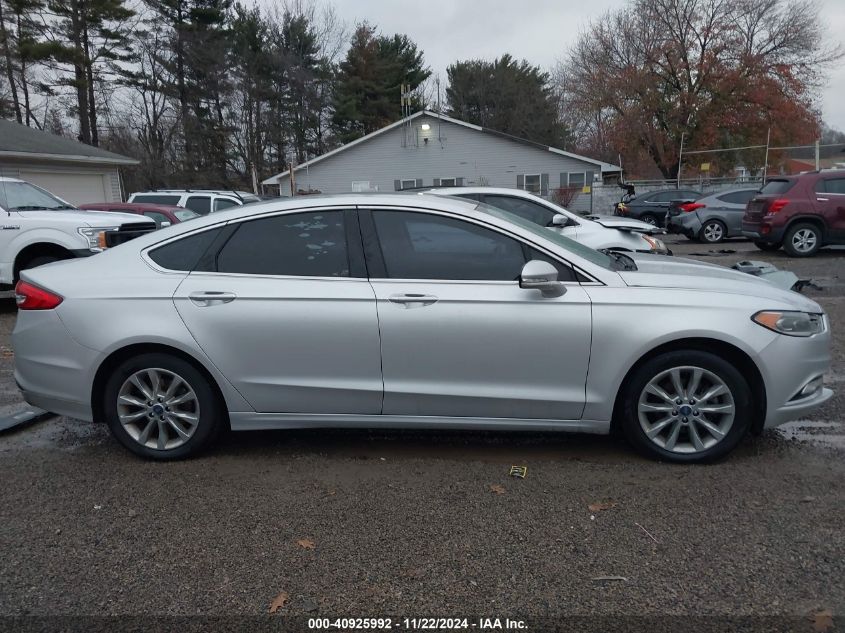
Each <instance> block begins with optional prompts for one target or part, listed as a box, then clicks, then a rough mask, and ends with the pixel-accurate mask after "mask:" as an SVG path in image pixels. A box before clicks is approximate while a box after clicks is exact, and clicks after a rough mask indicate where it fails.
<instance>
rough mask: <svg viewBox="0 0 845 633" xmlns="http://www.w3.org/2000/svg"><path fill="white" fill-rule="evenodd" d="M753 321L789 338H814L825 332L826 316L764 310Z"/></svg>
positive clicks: (752, 318)
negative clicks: (815, 335)
mask: <svg viewBox="0 0 845 633" xmlns="http://www.w3.org/2000/svg"><path fill="white" fill-rule="evenodd" d="M751 320H752V321H754V322H755V323H758V324H760V325H762V326H763V327H765V328H768V329H770V330H772V331H774V332H777V333H778V334H786V335H787V336H812V335H813V334H818V333H820V332H824V315H822V314H813V313H811V312H797V311H795V312H793V311H786V310H785V311H778V310H764V311H762V312H758V313H757V314H755V315H754V316H753V317H751Z"/></svg>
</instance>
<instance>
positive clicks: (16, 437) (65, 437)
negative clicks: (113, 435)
mask: <svg viewBox="0 0 845 633" xmlns="http://www.w3.org/2000/svg"><path fill="white" fill-rule="evenodd" d="M108 439H109V437H108V429H107V428H106V426H105V425H104V424H94V423H93V422H83V421H82V420H76V419H73V418H63V417H53V418H48V419H46V420H44V421H42V422H36V423H34V424H27V425H24V426H23V427H21V428H20V429H19V430H16V431H10V432H8V433H4V434H3V435H0V453H4V452H11V451H21V450H29V449H39V448H58V449H62V450H74V449H77V448H81V447H83V446H90V445H92V444H99V443H101V442H104V441H107V440H108Z"/></svg>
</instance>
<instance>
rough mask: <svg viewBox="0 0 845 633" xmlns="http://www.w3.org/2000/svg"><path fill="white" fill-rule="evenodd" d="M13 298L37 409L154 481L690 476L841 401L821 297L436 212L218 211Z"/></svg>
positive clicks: (66, 269) (502, 220)
mask: <svg viewBox="0 0 845 633" xmlns="http://www.w3.org/2000/svg"><path fill="white" fill-rule="evenodd" d="M16 294H17V301H18V305H19V308H20V312H19V316H18V320H17V324H16V326H15V330H14V333H13V344H14V348H15V362H16V368H15V377H16V379H17V382H18V385H19V386H20V389H21V390H22V392H23V394H24V397H25V398H26V400H27V401H28V402H30V403H31V404H33V405H36V406H40V407H43V408H45V409H48V410H50V411H54V412H56V413H60V414H64V415H69V416H73V417H76V418H80V419H83V420H95V421H101V422H105V423H107V424H108V425H109V427H110V428H111V431H112V432H113V434H114V436H115V437H116V438H117V440H118V441H119V442H121V443H122V444H123V445H124V446H126V447H127V448H128V449H130V450H131V451H133V452H134V453H136V454H138V455H141V456H144V457H148V458H154V459H176V458H181V457H185V456H188V455H191V454H194V453H196V452H198V451H200V450H201V449H203V448H205V447H207V446H208V445H209V444H210V443H211V442H212V440H213V439H214V438H215V436H216V435H217V434H218V433H219V432H220V431H221V430H222V429H224V428H226V427H231V429H233V430H236V431H237V430H250V429H287V428H303V427H319V428H324V427H392V428H412V427H415V428H464V429H502V430H512V431H516V430H533V431H537V430H548V431H579V432H587V433H609V432H610V431H611V430H612V429H613V428H615V427H618V428H619V429H620V430H621V431H622V432H623V433H624V435H625V436H626V437H627V438H628V440H629V441H630V442H631V444H633V445H634V446H635V447H636V448H638V449H639V450H641V451H642V452H644V453H646V454H648V455H650V456H652V457H655V458H658V459H663V460H670V461H679V462H697V461H704V460H712V459H715V458H718V457H720V456H722V455H724V454H726V453H727V452H728V451H730V450H731V449H732V448H734V447H735V446H736V445H737V443H738V442H739V441H740V440H741V438H742V437H743V436H745V435H746V433H748V432H759V431H760V430H761V429H763V428H764V427H772V426H776V425H778V424H781V423H783V422H786V421H787V420H791V419H794V418H797V417H800V416H803V415H805V414H806V413H807V412H808V411H810V410H812V409H814V408H815V407H818V406H819V405H821V404H822V403H823V402H825V401H826V400H827V399H828V398H830V396H831V395H832V394H831V391H830V390H829V389H827V388H825V387H824V386H823V375H824V373H825V371H827V369H828V367H829V363H830V351H829V347H830V332H829V327H830V324H829V323H828V319H827V317H826V316H825V314H824V312H823V311H822V309H821V308H820V307H819V305H818V304H816V303H815V302H813V301H811V300H810V299H808V298H806V297H804V296H802V295H799V294H797V293H794V292H790V291H784V290H779V289H778V288H776V287H774V286H772V285H771V284H769V283H767V282H765V281H762V280H760V279H757V278H754V277H752V276H750V275H746V274H743V273H739V272H735V271H732V270H728V269H726V268H722V267H719V266H713V265H708V264H700V263H696V262H693V261H689V260H684V259H676V258H666V257H661V256H652V255H630V256H629V255H624V254H611V255H606V254H603V253H599V252H597V251H595V250H592V249H590V248H588V247H586V246H584V245H582V244H579V243H577V242H574V241H572V240H570V239H568V238H566V237H564V236H562V235H560V234H558V233H555V232H553V231H549V230H548V229H545V228H543V227H540V226H537V225H536V224H533V223H531V222H528V221H525V220H524V219H522V218H519V217H517V216H514V215H511V214H509V213H507V212H504V211H499V210H496V209H492V208H483V207H482V206H481V205H479V204H478V203H476V202H468V201H461V200H455V199H449V198H437V197H434V196H418V195H407V194H404V195H403V194H398V195H383V196H378V197H372V196H367V195H344V196H337V197H307V198H296V199H293V200H290V201H288V202H283V201H273V202H267V203H264V204H257V205H252V206H250V207H247V208H243V209H237V210H230V211H225V212H220V213H215V214H212V215H209V216H207V217H204V218H200V219H197V220H193V221H191V222H188V223H185V224H180V225H178V226H173V227H170V228H167V229H164V230H161V231H157V232H155V233H152V234H150V235H147V236H143V237H140V238H138V239H136V240H134V241H132V242H129V243H127V244H124V245H121V246H118V247H116V248H113V249H110V250H108V251H106V252H104V253H102V254H99V255H96V256H94V257H91V258H88V259H85V260H74V261H69V262H59V263H56V264H51V265H47V266H43V267H41V268H37V269H33V270H29V271H25V272H24V273H22V275H21V281H20V283H19V284H18V286H17V289H16Z"/></svg>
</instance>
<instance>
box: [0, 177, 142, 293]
mask: <svg viewBox="0 0 845 633" xmlns="http://www.w3.org/2000/svg"><path fill="white" fill-rule="evenodd" d="M0 208H2V211H3V212H5V213H6V215H5V216H2V218H3V225H2V227H0V228H2V230H0V284H2V285H5V286H10V285H12V284H14V283H15V282H16V281H17V280H18V278H19V275H20V272H21V271H22V270H25V269H27V268H35V267H36V266H42V265H44V264H49V263H51V262H55V261H58V260H60V259H71V258H74V257H85V256H88V255H93V254H94V253H99V252H100V251H102V250H103V249H105V248H107V247H109V246H114V245H115V244H119V243H121V242H125V241H127V240H129V239H132V238H133V237H137V236H138V235H142V234H144V233H148V232H150V231H153V230H155V224H153V223H152V222H150V221H148V220H145V219H144V218H139V217H138V216H136V215H127V214H116V213H96V212H90V211H88V212H86V211H79V210H78V209H76V207H74V206H73V205H72V204H69V203H68V202H67V201H65V200H62V199H61V198H58V197H56V196H54V195H53V194H51V193H50V192H49V191H47V190H46V189H42V188H41V187H37V186H36V185H33V184H32V183H29V182H26V181H24V180H20V179H18V178H3V177H0Z"/></svg>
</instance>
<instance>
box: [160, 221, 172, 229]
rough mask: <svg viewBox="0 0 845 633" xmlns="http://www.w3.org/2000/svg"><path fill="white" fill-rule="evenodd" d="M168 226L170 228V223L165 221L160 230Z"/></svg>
mask: <svg viewBox="0 0 845 633" xmlns="http://www.w3.org/2000/svg"><path fill="white" fill-rule="evenodd" d="M168 226H170V222H168V221H167V220H165V221H164V222H162V223H161V228H166V227H168Z"/></svg>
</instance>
